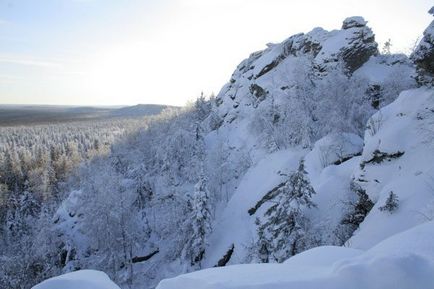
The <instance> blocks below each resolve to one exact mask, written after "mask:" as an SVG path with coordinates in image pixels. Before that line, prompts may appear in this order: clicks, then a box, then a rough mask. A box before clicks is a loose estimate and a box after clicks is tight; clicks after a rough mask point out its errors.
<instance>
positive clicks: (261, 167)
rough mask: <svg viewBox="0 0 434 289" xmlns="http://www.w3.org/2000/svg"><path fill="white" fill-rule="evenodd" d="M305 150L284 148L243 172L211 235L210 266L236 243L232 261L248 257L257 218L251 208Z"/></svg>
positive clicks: (208, 259) (207, 263)
mask: <svg viewBox="0 0 434 289" xmlns="http://www.w3.org/2000/svg"><path fill="white" fill-rule="evenodd" d="M304 153H305V152H304V151H303V150H299V151H297V150H295V151H294V150H283V151H278V152H276V153H273V154H270V155H267V156H266V157H264V158H263V159H262V160H261V161H259V162H258V164H257V165H255V166H253V167H252V168H250V169H249V170H248V171H247V173H246V174H245V175H244V176H243V178H242V180H241V182H240V184H239V186H238V188H237V190H236V191H235V193H234V195H233V196H232V198H231V199H230V201H229V202H228V204H227V206H226V207H225V209H224V211H223V213H222V214H221V215H220V216H219V217H218V219H217V220H216V222H215V225H214V228H215V229H214V231H213V233H212V234H211V236H210V238H209V244H210V245H209V247H208V249H207V251H208V252H210V253H209V254H208V255H207V258H206V263H205V266H206V267H212V266H214V265H215V264H217V262H218V260H219V259H220V258H221V257H222V256H223V255H225V253H226V252H227V251H228V249H229V248H230V247H231V246H232V245H234V247H235V248H234V255H233V257H232V258H231V260H230V263H232V264H237V263H242V262H243V261H244V260H245V258H246V248H247V247H248V246H249V245H250V243H251V242H252V240H253V238H254V236H255V234H256V232H255V224H254V221H255V218H254V217H251V216H250V215H249V213H248V210H249V209H250V208H252V207H254V206H255V204H256V202H257V201H258V200H260V199H261V198H262V196H263V194H264V192H268V191H269V190H271V189H273V188H274V187H275V186H277V185H278V184H279V183H281V182H282V181H283V180H284V179H285V177H286V174H285V173H288V172H290V171H292V170H295V169H296V168H297V166H298V163H299V160H300V159H301V158H302V157H303V155H304Z"/></svg>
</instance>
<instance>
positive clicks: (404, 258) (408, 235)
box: [157, 222, 434, 289]
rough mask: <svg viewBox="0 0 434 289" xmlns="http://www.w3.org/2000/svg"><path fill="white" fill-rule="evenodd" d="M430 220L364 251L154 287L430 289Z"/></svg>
mask: <svg viewBox="0 0 434 289" xmlns="http://www.w3.org/2000/svg"><path fill="white" fill-rule="evenodd" d="M433 238H434V222H428V223H426V224H423V225H420V226H417V227H415V228H413V229H410V230H408V231H405V232H403V233H401V234H397V235H395V236H393V237H391V238H389V239H386V240H384V241H382V242H380V243H379V244H378V245H377V246H375V247H373V248H372V249H370V250H367V251H365V252H363V251H359V250H355V249H351V248H344V247H318V248H315V249H311V250H309V251H305V252H303V253H301V254H299V255H297V256H295V257H292V258H290V259H289V260H288V261H286V262H285V263H283V264H252V265H234V266H229V267H223V268H213V269H207V270H202V271H198V272H194V273H190V274H186V275H181V276H179V277H176V278H173V279H167V280H163V281H162V282H160V284H159V286H158V287H157V289H191V288H195V289H211V288H219V289H232V288H233V289H235V288H238V289H240V288H243V289H247V288H251V289H266V288H267V289H271V288H272V289H291V288H294V289H299V288H303V289H318V288H323V289H347V288H354V289H384V288H394V289H414V288H424V289H432V288H434V282H433V280H434V279H433V278H434V277H433V276H434V261H433V260H434V243H433V242H432V239H433Z"/></svg>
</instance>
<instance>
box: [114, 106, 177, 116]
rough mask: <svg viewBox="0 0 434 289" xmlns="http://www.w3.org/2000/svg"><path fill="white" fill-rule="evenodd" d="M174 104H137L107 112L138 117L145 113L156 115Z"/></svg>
mask: <svg viewBox="0 0 434 289" xmlns="http://www.w3.org/2000/svg"><path fill="white" fill-rule="evenodd" d="M170 107H174V106H168V105H159V104H138V105H134V106H126V107H122V108H119V109H116V110H112V111H111V112H110V113H109V114H110V115H111V116H124V117H139V116H146V115H156V114H159V113H161V112H162V111H163V110H164V109H166V108H170Z"/></svg>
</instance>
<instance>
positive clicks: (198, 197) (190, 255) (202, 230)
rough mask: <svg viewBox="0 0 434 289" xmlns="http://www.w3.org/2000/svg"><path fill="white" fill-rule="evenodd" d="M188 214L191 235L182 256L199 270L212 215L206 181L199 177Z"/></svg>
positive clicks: (202, 176) (190, 199) (203, 177)
mask: <svg viewBox="0 0 434 289" xmlns="http://www.w3.org/2000/svg"><path fill="white" fill-rule="evenodd" d="M188 202H189V208H190V214H189V217H188V219H187V222H190V224H191V225H190V226H191V235H189V236H187V237H188V239H189V240H188V242H187V244H186V247H185V249H184V255H185V257H186V258H187V259H189V261H190V265H191V266H193V267H197V268H201V261H202V259H203V257H204V254H205V248H206V245H207V238H208V236H209V234H210V233H211V230H212V227H211V222H212V215H211V207H210V199H209V192H208V189H207V180H206V177H205V176H204V175H201V176H200V178H199V181H198V182H197V183H196V185H195V186H194V192H193V193H192V194H191V195H190V196H189V200H188Z"/></svg>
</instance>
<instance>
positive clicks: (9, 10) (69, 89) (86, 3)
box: [0, 0, 434, 105]
mask: <svg viewBox="0 0 434 289" xmlns="http://www.w3.org/2000/svg"><path fill="white" fill-rule="evenodd" d="M433 4H434V3H433V2H432V0H382V1H379V0H365V1H355V0H346V1H344V0H329V1H321V0H302V1H300V0H295V1H290V0H158V1H149V0H142V1H139V0H128V1H126V0H0V103H17V104H75V105H118V104H136V103H164V104H175V105H182V104H184V103H185V102H186V101H187V100H191V99H194V98H195V97H197V96H198V95H199V94H200V92H201V91H202V90H203V91H204V92H205V93H210V92H212V91H213V92H215V93H217V92H218V90H219V89H220V87H221V86H222V85H223V84H224V83H225V82H226V81H227V80H228V79H229V78H230V75H231V73H232V71H233V70H234V69H235V66H236V65H237V64H238V63H239V62H240V61H241V60H242V59H244V58H245V57H247V56H248V55H249V54H250V53H251V52H253V51H255V50H259V49H263V48H264V47H265V44H266V43H267V42H278V41H282V40H284V39H285V38H286V37H288V36H290V35H292V34H294V33H298V32H308V31H310V30H311V29H312V28H314V27H316V26H322V27H324V28H325V29H337V28H340V26H341V23H342V20H343V19H344V18H345V17H347V16H353V15H361V16H363V17H365V19H366V20H368V22H369V23H368V25H370V26H371V27H372V28H373V30H374V32H375V33H376V36H377V40H378V42H380V44H381V43H383V42H384V41H385V40H387V39H388V38H391V39H392V44H393V47H392V48H393V50H394V51H402V52H407V51H408V49H409V48H410V47H411V46H412V44H413V43H414V41H415V40H416V38H417V37H419V36H421V35H422V32H423V30H424V29H425V27H426V26H427V25H428V24H429V23H430V21H431V20H432V17H430V15H429V14H428V13H427V11H428V10H429V8H430V7H431V6H432V5H433Z"/></svg>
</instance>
